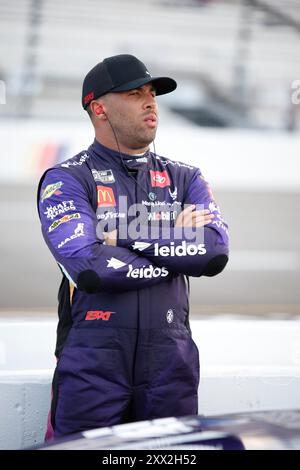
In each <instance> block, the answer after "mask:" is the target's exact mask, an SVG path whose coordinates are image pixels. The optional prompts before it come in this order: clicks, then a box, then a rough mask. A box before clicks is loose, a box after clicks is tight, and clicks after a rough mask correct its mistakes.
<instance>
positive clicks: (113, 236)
mask: <svg viewBox="0 0 300 470" xmlns="http://www.w3.org/2000/svg"><path fill="white" fill-rule="evenodd" d="M103 237H104V243H105V245H110V246H117V229H115V230H112V231H111V232H103Z"/></svg>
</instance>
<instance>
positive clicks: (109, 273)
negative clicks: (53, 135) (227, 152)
mask: <svg viewBox="0 0 300 470" xmlns="http://www.w3.org/2000/svg"><path fill="white" fill-rule="evenodd" d="M187 204H195V205H197V206H196V207H197V208H200V209H201V208H205V209H209V210H210V211H211V212H213V213H214V215H215V218H214V219H213V221H212V222H211V223H209V224H208V225H206V226H205V227H202V228H199V229H195V228H192V227H191V228H184V230H183V229H182V228H179V227H175V221H176V218H177V216H178V214H179V213H180V211H181V210H182V209H183V208H184V205H187ZM198 205H199V206H198ZM38 208H39V216H40V219H41V224H42V232H43V236H44V239H45V241H46V243H47V245H48V247H49V249H50V251H51V253H52V254H53V256H54V258H55V260H56V262H57V263H58V265H59V267H60V269H61V271H62V274H63V279H62V282H61V286H60V289H59V295H58V300H59V305H58V314H59V322H58V328H57V343H56V351H55V353H56V356H57V366H56V370H55V373H54V377H53V388H52V390H53V397H52V404H51V413H50V418H51V419H50V421H51V425H52V428H53V430H54V435H55V436H56V437H58V436H63V435H67V434H71V433H75V432H79V431H82V430H86V429H92V428H96V427H101V426H110V425H115V424H121V423H124V422H128V421H137V420H145V419H153V418H163V417H167V416H177V417H178V416H184V415H193V414H197V412H198V384H199V354H198V350H197V346H196V344H195V343H194V341H193V339H192V336H191V331H190V327H189V298H188V297H189V292H188V290H189V289H188V276H198V277H199V276H203V275H205V276H214V275H216V274H218V273H220V272H221V271H222V270H223V269H224V267H225V265H226V263H227V261H228V235H227V225H226V223H225V222H224V220H223V218H222V216H221V214H220V211H219V207H218V206H217V205H216V203H215V201H214V199H213V196H212V193H211V191H210V189H209V186H208V184H207V182H206V181H205V180H204V178H203V177H202V176H201V173H200V171H199V169H197V168H195V167H193V166H190V165H187V164H185V163H180V162H176V161H172V160H169V159H166V158H164V157H161V156H158V155H156V154H153V153H151V152H150V151H148V152H146V153H145V154H144V155H142V156H131V155H121V154H120V153H119V152H116V151H113V150H110V149H108V148H106V147H104V146H103V145H101V144H100V143H99V142H97V141H96V140H95V141H94V143H93V144H92V145H91V146H90V147H89V148H88V150H86V151H83V152H81V153H80V154H78V155H76V156H75V157H73V158H71V159H69V160H67V161H65V162H64V163H62V164H58V165H56V166H55V167H54V168H51V169H49V170H47V171H46V172H45V173H44V175H43V176H42V178H41V181H40V184H39V189H38ZM137 222H138V223H137ZM115 228H116V229H117V233H118V237H117V246H110V245H108V244H106V243H105V240H104V238H103V232H110V231H112V230H114V229H115ZM48 436H49V434H48Z"/></svg>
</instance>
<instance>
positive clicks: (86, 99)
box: [83, 91, 95, 104]
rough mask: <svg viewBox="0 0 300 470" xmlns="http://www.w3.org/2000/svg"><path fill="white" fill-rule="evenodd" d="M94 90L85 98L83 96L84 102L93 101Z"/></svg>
mask: <svg viewBox="0 0 300 470" xmlns="http://www.w3.org/2000/svg"><path fill="white" fill-rule="evenodd" d="M94 96H95V94H94V92H93V91H92V92H91V93H89V94H88V95H86V96H85V97H84V98H83V102H84V104H87V103H89V102H90V101H92V100H93V99H94Z"/></svg>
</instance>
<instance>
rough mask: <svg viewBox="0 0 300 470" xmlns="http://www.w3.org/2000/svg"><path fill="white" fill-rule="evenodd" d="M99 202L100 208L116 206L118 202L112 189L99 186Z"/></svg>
mask: <svg viewBox="0 0 300 470" xmlns="http://www.w3.org/2000/svg"><path fill="white" fill-rule="evenodd" d="M97 201H98V207H100V206H102V207H103V206H113V207H114V206H115V205H116V200H115V195H114V192H113V190H112V188H107V187H106V186H97Z"/></svg>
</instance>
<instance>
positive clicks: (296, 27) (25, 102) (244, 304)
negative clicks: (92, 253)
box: [0, 0, 300, 315]
mask: <svg viewBox="0 0 300 470" xmlns="http://www.w3.org/2000/svg"><path fill="white" fill-rule="evenodd" d="M0 38H1V40H0V83H2V85H5V90H6V104H1V103H2V102H3V101H1V99H0V138H1V143H2V153H3V157H2V169H1V173H0V177H1V189H0V194H1V203H0V210H1V219H0V224H1V226H0V230H1V235H2V239H3V241H2V246H1V249H0V250H1V260H2V263H1V278H2V279H4V280H5V282H4V283H1V285H0V295H1V299H2V300H1V306H0V307H1V308H2V309H18V310H22V309H25V310H26V309H30V311H32V309H33V308H35V309H37V310H38V311H40V309H41V308H43V309H49V310H51V311H54V310H55V306H56V290H57V285H58V282H59V278H60V274H59V271H58V269H57V267H56V265H55V263H54V261H53V260H52V259H51V255H50V253H49V252H48V250H47V248H46V246H45V245H44V242H43V240H42V237H41V233H40V229H39V223H38V219H37V214H36V208H35V191H36V185H37V180H38V176H39V175H40V174H41V172H42V171H43V169H44V168H46V167H48V166H51V165H52V164H55V163H56V162H58V161H61V160H62V159H65V158H67V157H70V156H72V155H73V154H75V152H76V153H77V152H78V151H80V150H81V149H83V148H84V146H85V145H87V144H89V143H90V141H91V140H92V137H93V135H92V129H91V127H90V125H89V122H88V119H87V117H86V115H85V113H84V112H83V111H82V108H81V103H80V96H81V85H82V79H83V77H84V75H85V74H86V73H87V71H88V70H89V69H90V68H91V67H92V66H94V65H95V63H97V62H98V61H100V60H101V59H102V58H104V57H107V56H110V55H114V54H119V53H132V54H134V55H136V56H138V57H140V58H141V59H142V60H143V61H144V62H145V63H146V64H147V66H148V67H149V70H150V71H151V72H152V74H153V75H155V74H156V73H158V74H160V75H170V76H173V77H174V78H176V80H177V81H178V84H179V86H178V89H177V90H176V93H174V94H170V95H169V96H165V97H164V96H163V97H161V98H159V104H160V108H161V115H162V117H163V119H161V122H162V124H161V126H162V127H161V129H162V131H161V130H159V133H158V134H159V135H160V137H159V138H160V140H158V145H157V150H158V153H161V154H165V155H167V156H170V157H173V158H176V159H178V160H180V159H181V160H183V159H184V158H189V157H186V156H185V155H184V153H187V154H190V155H191V154H193V153H195V154H196V156H195V159H194V161H191V163H194V164H195V163H197V162H198V160H199V166H200V168H201V169H202V170H203V172H204V174H206V173H208V179H209V180H211V182H212V183H213V187H214V188H215V195H216V197H217V200H218V202H219V203H220V205H221V208H222V209H223V212H224V216H225V218H226V219H227V220H228V222H229V226H230V232H231V253H232V255H231V260H230V263H229V264H228V268H227V269H226V271H225V272H224V273H223V274H222V275H221V276H219V277H218V278H216V279H214V280H211V279H202V280H201V282H200V283H199V284H198V282H199V280H198V279H193V280H192V289H191V294H192V297H191V301H192V313H193V314H196V313H203V312H206V313H210V312H216V313H217V312H218V313H219V312H221V313H222V312H223V313H224V312H230V313H234V312H235V313H251V314H252V313H255V312H257V313H280V314H285V315H286V314H288V315H289V314H290V313H291V314H295V313H296V314H299V313H300V299H299V289H298V285H299V274H300V254H299V253H300V241H299V237H297V236H291V233H292V232H291V227H293V231H294V232H293V233H298V230H299V229H300V226H299V225H300V223H299V221H298V220H297V218H296V217H295V214H297V213H298V211H299V202H300V192H299V190H300V184H299V181H300V176H299V175H300V172H299V158H298V157H299V151H300V135H299V129H300V104H297V103H295V102H294V103H293V100H292V93H293V92H297V90H294V88H295V85H296V86H297V83H298V82H299V79H300V73H299V70H300V55H299V45H300V3H299V2H298V1H296V0H285V1H284V2H282V1H280V0H227V1H225V0H223V1H221V0H126V1H123V0H110V1H105V0H86V1H85V2H82V1H79V0H73V1H72V2H68V1H66V2H59V1H58V0H2V1H1V2H0ZM298 88H300V83H298ZM297 96H298V97H299V96H300V92H299V93H298V95H297ZM299 100H300V98H299ZM166 124H167V125H168V126H169V127H167V128H166V127H165V128H164V127H163V126H165V125H166ZM172 126H173V127H172ZM174 126H177V127H174ZM208 128H209V129H208ZM217 128H218V129H217ZM220 128H222V129H220ZM180 139H181V143H180ZM183 147H184V148H185V149H187V150H188V151H186V152H183V151H181V150H182V148H183ZM195 149H196V151H195ZM176 152H177V153H176ZM200 157H201V158H200ZM288 157H289V159H288ZM197 158H198V160H197ZM197 164H198V163H197ZM20 232H21V233H22V237H20ZM12 285H13V286H14V293H15V295H14V296H13V298H12V296H11V294H10V292H11V286H12Z"/></svg>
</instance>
